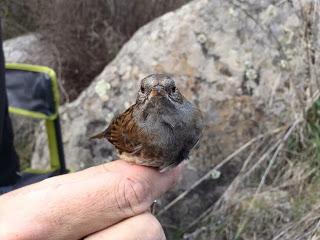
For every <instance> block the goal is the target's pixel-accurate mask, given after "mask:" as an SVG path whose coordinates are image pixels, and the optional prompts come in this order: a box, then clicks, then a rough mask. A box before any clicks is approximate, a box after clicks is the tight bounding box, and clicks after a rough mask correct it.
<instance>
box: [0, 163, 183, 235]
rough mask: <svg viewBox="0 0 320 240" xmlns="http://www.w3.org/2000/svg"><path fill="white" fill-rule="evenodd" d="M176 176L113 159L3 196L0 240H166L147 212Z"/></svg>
mask: <svg viewBox="0 0 320 240" xmlns="http://www.w3.org/2000/svg"><path fill="white" fill-rule="evenodd" d="M179 175H180V168H179V167H177V168H175V169H173V170H170V171H167V172H164V173H159V172H158V171H156V170H154V169H151V168H147V167H143V166H138V165H131V164H129V163H126V162H124V161H122V160H117V161H114V162H111V163H107V164H103V165H100V166H96V167H92V168H89V169H86V170H83V171H80V172H77V173H71V174H67V175H63V176H58V177H53V178H49V179H47V180H44V181H42V182H39V183H36V184H33V185H30V186H27V187H24V188H21V189H18V190H16V191H13V192H10V193H7V194H4V195H2V196H1V197H0V239H7V240H11V239H33V240H37V239H49V240H50V239H68V240H73V239H83V238H85V237H87V239H110V240H113V239H114V240H117V239H119V240H131V239H144V240H149V239H150V240H151V239H152V240H157V239H159V240H160V239H161V240H162V239H165V237H164V233H163V230H162V228H161V226H160V223H159V222H158V221H157V220H156V218H155V217H154V216H152V215H151V214H150V213H147V211H148V210H149V208H150V205H151V204H152V202H153V200H155V199H156V198H158V197H159V196H160V195H161V194H163V193H164V192H166V191H167V190H168V189H169V188H171V187H172V186H173V185H174V184H175V183H176V181H177V179H178V177H179Z"/></svg>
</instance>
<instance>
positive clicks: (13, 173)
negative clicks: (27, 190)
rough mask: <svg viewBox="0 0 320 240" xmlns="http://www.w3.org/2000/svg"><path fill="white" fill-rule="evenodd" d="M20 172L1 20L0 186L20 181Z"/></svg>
mask: <svg viewBox="0 0 320 240" xmlns="http://www.w3.org/2000/svg"><path fill="white" fill-rule="evenodd" d="M18 171H19V159H18V157H17V154H16V152H15V149H14V146H13V132H12V126H11V121H10V117H9V114H8V99H7V93H6V84H5V65H4V55H3V48H2V34H1V20H0V186H5V185H12V184H14V183H15V182H16V181H17V179H18V174H17V172H18Z"/></svg>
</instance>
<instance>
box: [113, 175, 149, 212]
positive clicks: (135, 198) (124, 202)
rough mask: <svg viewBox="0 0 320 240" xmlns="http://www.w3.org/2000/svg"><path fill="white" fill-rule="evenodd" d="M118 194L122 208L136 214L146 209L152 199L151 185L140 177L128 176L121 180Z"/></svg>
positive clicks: (117, 198)
mask: <svg viewBox="0 0 320 240" xmlns="http://www.w3.org/2000/svg"><path fill="white" fill-rule="evenodd" d="M116 196H117V197H116V202H117V205H118V207H119V208H120V209H122V210H124V211H129V215H136V214H138V213H141V212H143V211H145V210H146V208H147V205H148V202H149V201H148V200H149V199H151V187H150V185H149V184H148V183H146V182H144V181H142V180H140V179H139V180H138V179H134V178H129V177H126V178H123V179H122V180H121V181H120V182H119V184H118V187H117V193H116Z"/></svg>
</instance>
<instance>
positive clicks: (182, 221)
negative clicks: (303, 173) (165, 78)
mask: <svg viewBox="0 0 320 240" xmlns="http://www.w3.org/2000/svg"><path fill="white" fill-rule="evenodd" d="M274 4H275V3H274V1H271V0H265V1H259V4H255V3H252V4H245V3H242V4H240V3H238V2H237V1H235V2H233V1H218V0H211V1H209V0H198V1H193V2H192V3H190V4H187V5H185V6H183V7H182V8H180V9H179V10H177V11H175V12H171V13H168V14H166V15H164V16H162V17H160V18H159V19H156V20H154V21H153V22H151V23H149V24H147V25H146V26H144V27H142V28H141V29H140V30H139V31H138V32H137V33H136V34H135V35H134V36H133V37H132V39H131V40H130V41H129V42H128V43H127V44H125V46H124V47H123V48H122V50H121V51H120V53H119V54H118V56H117V57H116V58H115V60H114V61H113V62H112V63H110V64H109V65H108V66H107V67H106V68H105V69H104V71H103V72H102V73H101V74H100V75H99V76H98V77H97V78H96V79H95V80H94V82H93V83H92V84H91V85H90V87H88V88H87V89H86V90H85V91H84V92H83V93H82V94H81V95H80V97H79V98H78V99H77V100H76V101H74V102H72V103H70V104H67V105H65V106H64V108H63V109H62V112H61V120H62V129H63V138H64V146H65V154H66V159H67V166H68V167H69V168H70V169H72V170H78V169H82V168H86V167H89V166H92V165H96V164H99V163H102V162H106V161H110V160H111V159H114V158H116V152H115V150H114V148H113V147H112V146H111V144H109V143H108V142H106V141H90V140H89V137H90V136H91V135H92V134H94V133H96V132H98V131H101V130H102V129H104V127H105V126H106V125H107V123H109V122H110V121H111V119H112V117H113V116H114V115H115V114H116V113H117V112H121V111H123V110H125V109H126V108H127V107H128V106H130V105H131V104H132V103H134V101H135V97H136V92H137V90H138V84H139V80H140V79H141V78H143V77H145V76H146V75H148V74H151V73H154V72H159V73H162V72H165V73H170V74H173V75H175V79H176V81H177V85H178V87H179V88H180V90H181V91H182V92H183V93H184V95H185V96H186V97H187V98H188V99H190V100H191V101H193V102H195V103H196V104H197V105H199V107H200V108H201V109H202V111H203V113H204V116H205V120H206V125H207V126H206V129H205V131H204V134H203V138H202V140H201V142H200V144H199V146H198V147H197V148H196V149H195V150H194V151H193V152H192V154H191V157H190V160H189V161H187V168H186V171H185V175H184V178H183V180H182V181H181V183H180V185H179V186H178V187H177V188H176V189H175V190H174V191H173V192H171V193H169V194H168V195H167V196H166V197H165V199H164V200H163V203H164V204H165V203H167V201H168V200H171V199H172V198H174V197H175V196H176V195H177V194H178V193H180V192H181V191H183V190H185V189H187V188H188V187H190V185H191V184H192V183H193V182H194V181H196V180H197V179H198V178H199V177H200V176H202V175H203V174H204V173H206V172H207V171H208V170H209V169H211V168H212V167H213V166H215V165H216V164H218V163H219V162H221V160H223V159H224V158H225V157H226V156H228V155H229V154H231V153H232V152H233V151H235V150H236V149H237V148H239V147H240V146H242V145H243V144H244V143H246V142H247V141H249V140H250V139H252V138H254V137H255V136H257V135H258V134H263V133H266V132H269V131H272V130H273V129H275V128H278V127H281V126H286V125H287V124H290V123H291V122H292V121H293V120H294V119H296V117H299V116H300V114H301V112H302V108H303V107H304V105H305V104H306V101H308V100H309V99H310V98H309V96H310V94H312V88H310V86H312V81H313V79H314V78H313V77H312V74H311V73H310V72H309V73H306V67H305V64H304V63H305V59H306V54H305V48H304V47H303V45H302V44H300V43H301V42H302V40H301V38H300V36H301V34H300V33H301V31H302V32H303V31H304V30H303V29H301V26H305V25H304V23H303V21H302V20H301V18H299V17H298V16H297V15H296V13H297V12H296V11H295V9H294V7H293V6H291V5H290V4H289V3H287V2H281V4H276V5H274ZM257 19H258V20H257ZM311 64H314V63H313V62H312V63H311ZM305 74H310V78H309V83H308V82H304V81H301V78H303V77H304V76H305ZM308 94H309V95H308ZM41 139H43V137H42V138H41ZM43 146H44V143H43V140H41V141H39V142H38V143H37V148H36V149H37V151H36V154H35V156H34V159H35V160H37V161H35V163H36V162H38V163H39V160H40V159H44V158H46V157H47V156H48V154H47V151H46V149H45V148H44V147H43ZM247 153H248V151H245V152H244V153H243V154H241V155H238V156H237V158H235V160H234V161H232V162H231V163H229V164H226V165H224V166H223V168H222V169H220V170H221V176H220V178H218V179H215V178H216V177H213V178H211V179H206V180H205V181H204V182H203V184H201V185H200V186H199V187H198V188H196V189H195V190H194V191H192V192H191V193H190V194H189V195H188V197H187V198H185V199H184V200H182V201H180V202H179V203H178V204H177V205H176V206H175V207H173V208H172V209H170V211H168V212H167V213H166V214H164V215H163V216H162V221H163V223H165V226H170V228H169V229H175V230H176V231H177V232H179V231H184V230H185V227H186V226H187V225H188V224H189V223H190V222H192V221H193V220H194V219H195V217H197V216H199V215H200V214H201V213H202V212H203V211H204V210H206V209H207V208H208V207H210V206H211V205H212V204H213V203H214V202H215V201H216V199H218V198H219V197H220V196H221V194H222V193H223V191H224V189H225V187H226V186H228V184H230V182H231V181H232V179H233V177H234V176H235V175H236V174H237V173H238V171H239V170H240V165H241V163H242V160H243V159H244V157H245V156H246V155H247ZM40 163H41V161H40ZM170 236H171V235H170ZM169 239H170V238H169Z"/></svg>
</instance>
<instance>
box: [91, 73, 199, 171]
mask: <svg viewBox="0 0 320 240" xmlns="http://www.w3.org/2000/svg"><path fill="white" fill-rule="evenodd" d="M202 129H203V119H202V114H201V112H200V110H199V109H198V108H197V107H196V106H194V105H193V104H192V103H190V102H189V101H188V100H187V99H186V98H185V97H184V96H183V95H182V94H181V93H180V92H179V90H178V89H177V87H176V85H175V81H174V80H173V79H172V78H171V77H170V76H168V75H165V74H153V75H150V76H147V77H146V78H144V79H142V81H141V85H140V90H139V92H138V96H137V100H136V103H135V104H133V105H132V106H131V107H129V108H128V109H127V110H126V111H125V112H124V113H122V114H120V115H119V116H116V117H115V118H114V119H113V120H112V122H111V124H110V125H109V126H108V128H107V129H106V130H104V131H103V132H101V133H99V134H97V135H95V136H93V137H91V138H98V139H101V138H107V139H108V140H109V142H111V143H112V144H113V145H114V146H115V147H116V148H117V149H118V150H119V152H120V157H121V158H123V159H124V160H126V161H129V162H132V163H135V164H139V165H144V166H150V167H156V168H158V169H159V170H164V169H167V168H168V167H174V166H176V165H178V164H179V163H180V162H181V161H183V160H184V159H186V158H188V155H189V152H190V150H191V149H192V148H193V147H194V146H195V144H196V143H197V142H198V141H199V138H200V136H201V132H202Z"/></svg>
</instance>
